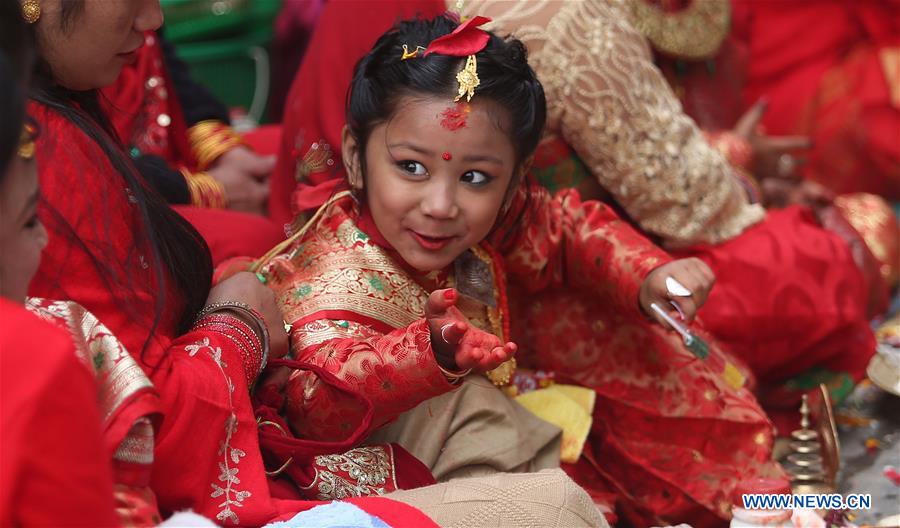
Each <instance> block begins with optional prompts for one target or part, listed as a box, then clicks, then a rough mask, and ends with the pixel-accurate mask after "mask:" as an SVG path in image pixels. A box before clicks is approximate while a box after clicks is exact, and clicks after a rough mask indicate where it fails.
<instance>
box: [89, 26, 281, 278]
mask: <svg viewBox="0 0 900 528" xmlns="http://www.w3.org/2000/svg"><path fill="white" fill-rule="evenodd" d="M176 94H177V92H176V91H175V87H174V85H173V84H172V80H171V78H170V76H169V74H168V72H167V71H166V67H165V61H164V59H163V51H162V46H161V45H160V43H159V38H158V37H157V36H156V34H155V33H154V32H152V31H151V32H147V34H146V35H145V38H144V46H143V47H141V48H140V49H139V50H138V51H137V59H136V61H135V62H134V64H131V65H128V66H126V67H125V68H123V69H122V73H121V74H120V75H119V78H118V79H117V80H116V82H115V83H114V84H113V85H111V86H108V87H106V88H104V89H103V90H102V95H103V97H102V98H101V100H102V101H103V104H104V110H105V111H106V114H107V116H108V117H109V119H110V121H111V122H112V124H113V126H114V127H115V129H116V132H117V134H118V136H119V138H120V139H121V141H122V142H123V144H125V145H127V146H129V147H135V148H137V149H138V150H139V151H140V152H141V153H142V154H153V155H156V156H159V157H161V158H163V159H164V160H166V162H168V163H169V165H170V166H172V167H173V168H175V169H181V168H186V169H188V170H190V171H192V172H193V171H196V169H197V161H196V159H195V158H194V155H193V153H192V152H191V149H190V147H189V146H188V142H187V123H186V122H185V119H184V113H183V111H182V108H181V105H180V104H179V102H178V99H177V97H176ZM257 136H258V137H256V138H254V139H253V141H250V143H251V144H253V146H254V148H256V147H267V148H266V150H262V151H260V152H262V153H270V152H272V151H274V149H275V145H276V144H277V137H278V135H277V131H276V132H273V131H272V130H271V129H266V130H265V131H262V132H261V133H260V134H257ZM273 140H274V141H273ZM178 211H179V213H181V215H182V216H184V217H185V218H186V219H187V220H188V221H189V222H191V224H193V225H194V227H195V228H196V229H197V230H198V231H199V232H200V234H201V235H203V238H204V239H205V240H206V243H207V244H208V245H209V247H210V251H211V252H212V255H213V262H214V263H216V264H219V263H220V262H222V261H224V260H226V259H228V258H230V257H234V256H249V257H259V256H260V255H262V254H263V253H265V252H266V250H268V249H269V248H271V247H272V246H274V245H275V244H277V243H278V242H280V241H281V240H283V239H284V232H283V229H282V228H281V227H280V226H278V225H275V224H273V223H272V222H271V221H269V220H267V219H266V218H263V217H259V216H255V215H248V214H246V213H239V212H235V211H228V210H216V209H202V208H199V207H191V206H181V207H179V208H178Z"/></svg>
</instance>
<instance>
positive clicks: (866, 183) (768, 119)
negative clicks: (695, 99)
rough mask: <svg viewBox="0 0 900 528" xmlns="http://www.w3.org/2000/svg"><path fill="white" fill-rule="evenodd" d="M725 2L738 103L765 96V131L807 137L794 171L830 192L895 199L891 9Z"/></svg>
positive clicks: (833, 1)
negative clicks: (738, 67)
mask: <svg viewBox="0 0 900 528" xmlns="http://www.w3.org/2000/svg"><path fill="white" fill-rule="evenodd" d="M733 4H734V8H735V10H734V11H735V12H734V24H733V27H734V34H735V36H736V37H737V40H739V41H740V42H741V43H742V44H743V45H744V46H746V48H747V50H748V60H749V62H748V66H749V67H748V70H747V72H746V81H747V82H746V85H745V87H744V92H743V95H744V102H745V104H747V105H749V104H752V103H753V102H754V101H755V100H757V99H758V98H760V97H763V96H765V97H767V98H768V100H769V110H768V112H766V115H765V116H764V117H763V124H764V125H765V127H766V131H767V133H769V134H772V135H786V134H804V135H809V136H810V137H811V138H812V139H813V141H814V142H815V144H814V146H813V149H812V151H811V155H810V156H809V163H808V164H807V165H806V166H804V167H802V168H801V171H802V172H803V173H804V175H806V176H808V177H810V178H813V179H815V180H817V181H819V182H821V183H823V184H824V185H826V186H828V187H830V188H831V189H833V190H834V191H836V192H838V193H847V192H869V193H874V194H879V195H881V196H883V197H886V198H888V199H890V200H900V141H897V138H898V137H900V21H898V20H900V17H897V12H898V11H900V2H898V1H897V0H867V1H865V2H842V1H841V0H816V1H804V2H790V1H774V2H756V1H748V0H734V1H733ZM811 20H813V21H815V27H816V31H814V32H809V31H807V30H808V28H809V24H810V21H811ZM801 35H802V36H801Z"/></svg>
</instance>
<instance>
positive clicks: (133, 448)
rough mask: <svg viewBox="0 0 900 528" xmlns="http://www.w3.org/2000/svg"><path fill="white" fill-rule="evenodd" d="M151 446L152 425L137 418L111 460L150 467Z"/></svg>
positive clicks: (151, 457)
mask: <svg viewBox="0 0 900 528" xmlns="http://www.w3.org/2000/svg"><path fill="white" fill-rule="evenodd" d="M153 446H154V440H153V424H151V423H150V420H148V419H147V418H139V419H137V420H136V421H135V422H134V425H133V426H132V427H131V430H130V431H128V435H127V436H126V437H125V439H124V440H122V443H121V444H119V447H118V448H117V449H116V452H115V454H114V455H113V458H114V459H116V460H120V461H122V462H129V463H132V464H145V465H150V464H152V463H153Z"/></svg>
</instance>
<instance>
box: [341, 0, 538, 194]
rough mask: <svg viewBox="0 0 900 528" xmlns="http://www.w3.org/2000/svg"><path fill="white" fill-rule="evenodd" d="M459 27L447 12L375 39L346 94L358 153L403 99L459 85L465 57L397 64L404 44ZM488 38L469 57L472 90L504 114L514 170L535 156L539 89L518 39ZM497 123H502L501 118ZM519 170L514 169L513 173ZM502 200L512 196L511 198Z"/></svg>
mask: <svg viewBox="0 0 900 528" xmlns="http://www.w3.org/2000/svg"><path fill="white" fill-rule="evenodd" d="M458 25H459V21H458V20H456V19H455V18H454V17H453V16H451V15H448V14H444V15H440V16H437V17H435V18H433V19H431V20H427V19H423V18H418V17H417V18H413V19H409V20H404V21H401V22H399V23H397V24H396V25H395V26H394V27H393V28H391V29H390V30H388V32H387V33H385V34H384V35H382V36H381V38H379V39H378V41H377V42H376V43H375V45H374V46H373V47H372V50H371V51H369V53H368V54H366V55H365V56H364V57H363V58H362V59H360V61H359V62H357V63H356V68H355V70H354V73H353V81H352V82H351V84H350V90H349V91H348V92H347V101H346V119H347V125H348V126H349V128H350V132H351V133H352V134H353V137H354V138H355V139H356V141H357V143H358V145H359V152H360V153H364V152H365V151H366V143H367V142H368V139H369V135H370V134H371V132H372V129H373V128H374V127H375V126H377V125H378V124H381V123H384V122H386V121H388V120H389V119H390V118H391V116H392V115H393V114H394V111H395V110H396V105H397V103H398V102H399V101H400V100H401V99H402V98H403V97H406V96H412V97H423V96H438V97H447V98H448V100H452V99H453V97H454V96H455V95H456V93H457V86H458V83H457V81H456V74H457V73H458V72H459V71H460V70H461V69H462V68H463V66H464V65H465V62H466V57H451V56H447V55H441V54H437V53H432V54H429V55H428V56H427V57H422V56H421V55H419V56H418V57H416V58H413V59H407V60H400V57H401V56H402V55H403V45H404V44H405V45H406V46H407V48H408V49H410V50H412V49H415V48H416V46H423V47H427V46H428V44H429V43H430V42H431V41H433V40H434V39H436V38H438V37H442V36H444V35H447V34H449V33H451V32H452V31H453V30H454V29H456V28H457V26H458ZM488 34H489V35H490V39H489V40H488V43H487V45H486V46H485V48H484V49H483V50H481V51H479V52H478V53H476V54H475V58H476V59H477V61H478V78H479V79H480V81H481V83H480V84H479V86H478V87H477V88H476V89H475V98H485V99H490V100H491V101H492V102H493V103H494V104H496V105H498V106H499V107H500V108H503V109H504V110H506V113H507V115H508V118H509V121H508V122H507V123H505V126H507V127H508V128H509V129H508V130H505V132H506V133H507V134H508V135H509V137H510V139H511V140H512V143H513V146H514V148H515V152H516V168H517V169H519V168H520V167H521V166H522V164H523V163H524V162H525V160H526V159H528V158H529V157H530V156H531V155H532V154H533V153H534V151H535V149H536V148H537V144H538V142H539V141H540V138H541V134H542V132H543V130H544V123H545V121H546V118H547V105H546V100H545V99H544V89H543V87H542V86H541V83H540V82H539V81H538V79H537V76H536V75H535V73H534V70H532V69H531V66H529V65H528V59H527V53H526V51H525V46H524V45H523V44H522V42H520V41H519V40H516V39H513V38H508V39H503V38H500V37H498V36H497V35H494V34H493V33H490V32H489V33H488ZM498 124H501V121H500V120H498ZM359 162H360V167H361V169H362V172H363V175H365V170H366V164H365V156H362V155H361V156H360V160H359ZM520 172H521V171H519V170H516V173H520ZM520 183H521V182H520V181H513V182H511V183H510V190H511V191H513V190H515V188H516V187H518V185H519V184H520ZM507 196H508V197H507V199H508V200H509V199H511V198H512V193H507Z"/></svg>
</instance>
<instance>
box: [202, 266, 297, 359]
mask: <svg viewBox="0 0 900 528" xmlns="http://www.w3.org/2000/svg"><path fill="white" fill-rule="evenodd" d="M234 301H237V302H242V303H245V304H247V305H249V306H250V307H251V308H253V309H254V310H256V311H257V312H259V314H260V315H262V317H263V319H264V320H265V323H266V326H267V327H268V329H269V357H270V358H280V357H284V356H285V355H286V354H287V352H288V337H287V332H285V330H284V319H283V318H282V316H281V311H280V310H279V309H278V304H277V303H276V302H275V294H274V293H273V292H272V290H270V289H269V288H267V287H265V286H264V285H263V284H262V283H260V282H259V279H257V278H256V275H254V274H253V273H249V272H246V271H242V272H240V273H236V274H235V275H233V276H231V277H229V278H227V279H225V280H223V281H222V282H220V283H219V284H217V285H216V286H215V287H213V289H212V290H210V292H209V297H208V298H207V299H206V303H207V304H211V303H217V302H234ZM235 314H236V315H240V314H239V313H238V312H235ZM245 322H247V323H248V324H250V328H253V329H254V331H255V329H256V328H255V327H256V325H255V323H253V322H252V321H245Z"/></svg>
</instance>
